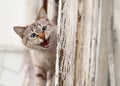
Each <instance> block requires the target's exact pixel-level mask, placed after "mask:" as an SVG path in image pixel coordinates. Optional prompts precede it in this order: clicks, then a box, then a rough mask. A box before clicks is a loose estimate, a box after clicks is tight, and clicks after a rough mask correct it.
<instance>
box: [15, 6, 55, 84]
mask: <svg viewBox="0 0 120 86" xmlns="http://www.w3.org/2000/svg"><path fill="white" fill-rule="evenodd" d="M14 31H15V32H16V33H17V34H18V35H19V36H20V37H21V39H22V42H23V44H24V45H25V46H26V47H28V48H29V49H30V51H31V59H32V63H33V67H34V71H35V76H36V77H37V80H36V85H35V86H54V84H53V83H52V82H53V81H54V72H55V59H56V25H55V24H54V23H53V22H52V21H50V20H49V19H48V17H47V14H46V11H45V10H44V8H43V7H42V8H41V9H40V11H39V13H38V17H37V19H36V21H35V22H33V23H31V24H29V25H27V26H15V27H14Z"/></svg>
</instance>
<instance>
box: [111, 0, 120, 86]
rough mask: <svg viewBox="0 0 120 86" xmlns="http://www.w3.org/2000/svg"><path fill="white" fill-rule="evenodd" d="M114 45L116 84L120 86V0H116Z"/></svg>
mask: <svg viewBox="0 0 120 86" xmlns="http://www.w3.org/2000/svg"><path fill="white" fill-rule="evenodd" d="M112 33H113V44H114V45H113V47H114V63H115V79H116V86H120V0H114V28H113V32H112Z"/></svg>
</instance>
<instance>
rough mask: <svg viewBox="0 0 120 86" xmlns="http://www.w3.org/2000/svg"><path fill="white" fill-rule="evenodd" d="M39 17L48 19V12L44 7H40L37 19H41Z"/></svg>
mask: <svg viewBox="0 0 120 86" xmlns="http://www.w3.org/2000/svg"><path fill="white" fill-rule="evenodd" d="M39 19H47V13H46V11H45V9H44V8H43V7H41V8H40V11H39V13H38V16H37V19H36V20H39Z"/></svg>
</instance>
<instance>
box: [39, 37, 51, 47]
mask: <svg viewBox="0 0 120 86" xmlns="http://www.w3.org/2000/svg"><path fill="white" fill-rule="evenodd" d="M49 39H50V38H48V39H45V40H44V41H43V42H42V43H40V46H42V47H44V48H48V47H49Z"/></svg>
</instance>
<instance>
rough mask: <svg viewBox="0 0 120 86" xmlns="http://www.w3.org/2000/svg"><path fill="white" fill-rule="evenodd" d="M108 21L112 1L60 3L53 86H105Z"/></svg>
mask: <svg viewBox="0 0 120 86" xmlns="http://www.w3.org/2000/svg"><path fill="white" fill-rule="evenodd" d="M111 21H112V0H92V1H91V0H59V14H58V33H57V34H58V35H57V36H58V47H57V63H56V79H55V84H56V86H107V85H108V72H109V71H108V70H109V65H108V61H109V60H108V49H110V48H109V46H108V29H111V27H112V25H111ZM113 86H114V85H113Z"/></svg>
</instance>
